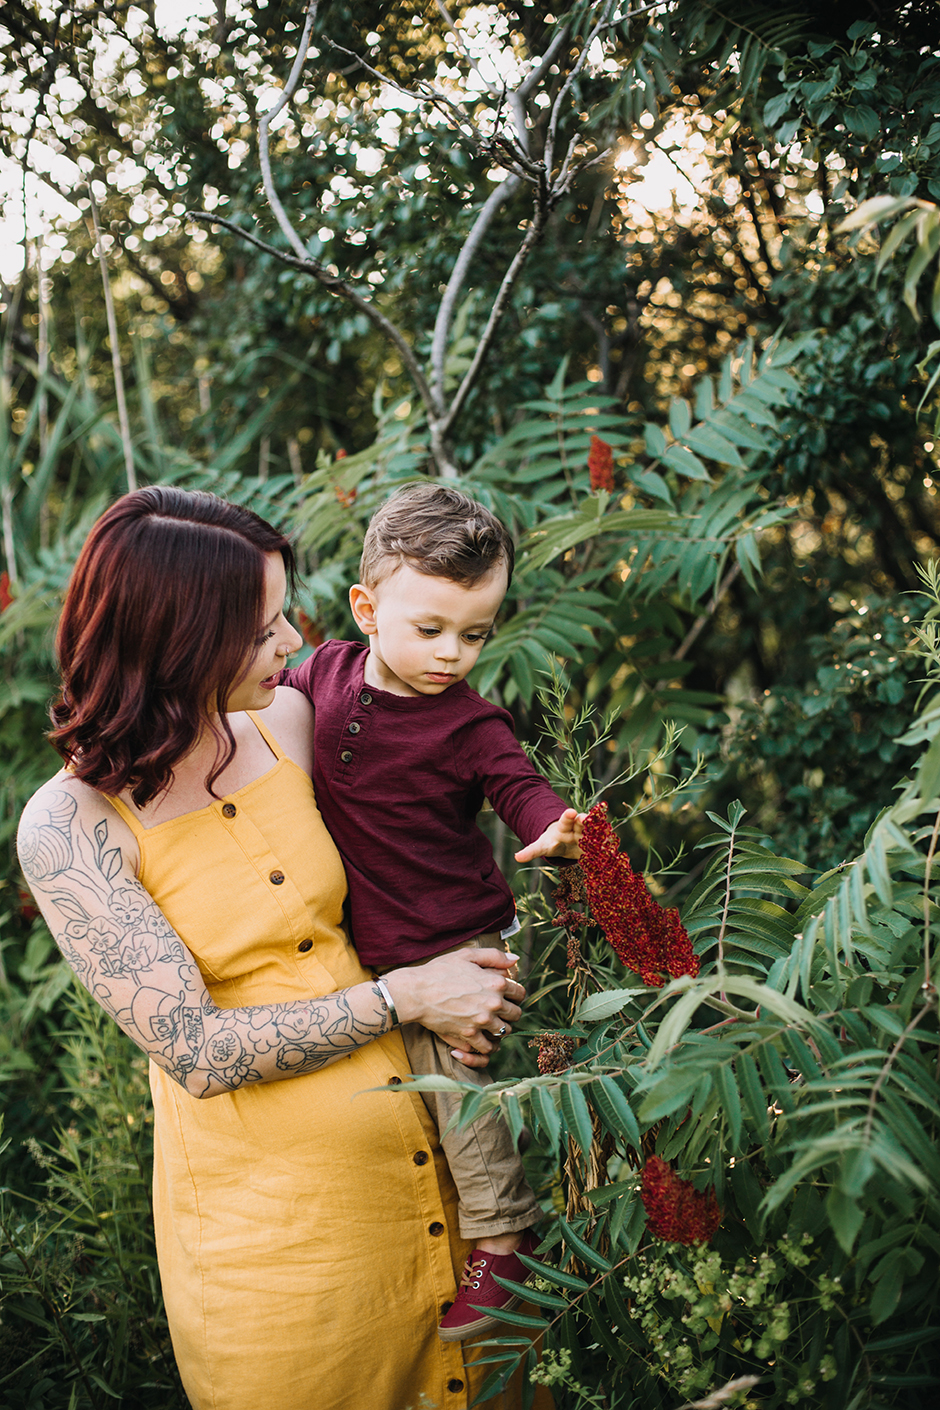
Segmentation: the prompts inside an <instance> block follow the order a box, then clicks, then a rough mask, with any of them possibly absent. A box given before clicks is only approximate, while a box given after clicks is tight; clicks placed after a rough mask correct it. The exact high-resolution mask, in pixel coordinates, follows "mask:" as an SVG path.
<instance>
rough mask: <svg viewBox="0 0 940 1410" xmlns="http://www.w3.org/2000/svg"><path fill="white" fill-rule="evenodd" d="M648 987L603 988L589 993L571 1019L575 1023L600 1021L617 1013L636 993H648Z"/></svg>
mask: <svg viewBox="0 0 940 1410" xmlns="http://www.w3.org/2000/svg"><path fill="white" fill-rule="evenodd" d="M649 992H650V991H649V989H646V988H642V989H604V990H602V991H601V993H599V994H589V995H588V997H587V998H586V999H584V1000H583V1001H582V1002H581V1004H580V1005H579V1006H578V1008H577V1010H576V1012H575V1014H574V1015H573V1021H574V1022H575V1023H602V1022H603V1020H604V1019H605V1018H612V1017H613V1015H614V1014H615V1013H619V1012H620V1010H621V1009H622V1008H624V1007H625V1005H626V1004H628V1003H629V1002H630V1000H631V999H634V998H636V996H637V995H638V994H648V993H649Z"/></svg>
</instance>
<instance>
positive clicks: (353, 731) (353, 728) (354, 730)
mask: <svg viewBox="0 0 940 1410" xmlns="http://www.w3.org/2000/svg"><path fill="white" fill-rule="evenodd" d="M347 728H348V730H349V733H350V734H358V733H359V731H360V730H361V729H362V725H357V724H356V721H355V720H353V722H352V724H351V725H348V726H347Z"/></svg>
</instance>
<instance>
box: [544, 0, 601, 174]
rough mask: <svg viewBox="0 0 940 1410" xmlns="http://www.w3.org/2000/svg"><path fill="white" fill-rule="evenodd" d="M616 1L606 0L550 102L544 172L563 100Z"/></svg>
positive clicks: (550, 160) (548, 165)
mask: <svg viewBox="0 0 940 1410" xmlns="http://www.w3.org/2000/svg"><path fill="white" fill-rule="evenodd" d="M616 3H617V0H607V3H606V4H605V6H604V10H603V13H602V14H601V17H600V19H599V20H598V21H597V24H596V25H595V26H594V28H593V29H592V30H591V33H590V34H589V35H588V37H587V39H586V40H585V41H584V44H583V46H582V49H581V53H580V54H579V55H578V59H577V63H576V64H575V66H574V68H573V69H572V70H571V72H570V73H569V75H568V77H567V78H566V79H565V81H564V83H563V84H562V86H561V90H560V92H559V94H558V97H557V98H556V99H555V101H554V103H553V104H552V115H551V117H550V118H549V121H548V132H547V134H546V137H545V170H546V172H550V171H551V169H552V163H553V161H554V156H555V137H556V134H557V132H558V122H559V119H560V118H561V105H562V103H563V102H564V100H565V98H566V97H567V96H568V93H569V92H570V90H571V87H572V85H573V84H574V81H575V79H576V78H577V76H578V74H579V73H580V72H581V70H582V69H583V68H584V65H585V64H586V63H587V56H588V51H589V50H590V48H591V45H592V44H593V43H594V40H595V39H597V37H598V36H599V35H600V34H601V32H602V31H603V30H605V29H607V28H608V27H609V24H610V12H611V10H612V9H613V8H614V5H615V4H616Z"/></svg>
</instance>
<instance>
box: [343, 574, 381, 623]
mask: <svg viewBox="0 0 940 1410" xmlns="http://www.w3.org/2000/svg"><path fill="white" fill-rule="evenodd" d="M349 607H350V610H351V612H352V614H353V617H354V619H355V622H356V626H357V627H358V628H359V630H360V631H361V632H363V633H364V634H365V635H366V636H375V633H376V632H377V631H378V626H377V625H376V621H375V597H374V595H373V594H372V593H371V592H370V591H369V589H368V588H367V587H363V585H362V583H353V585H352V587H351V588H350V589H349Z"/></svg>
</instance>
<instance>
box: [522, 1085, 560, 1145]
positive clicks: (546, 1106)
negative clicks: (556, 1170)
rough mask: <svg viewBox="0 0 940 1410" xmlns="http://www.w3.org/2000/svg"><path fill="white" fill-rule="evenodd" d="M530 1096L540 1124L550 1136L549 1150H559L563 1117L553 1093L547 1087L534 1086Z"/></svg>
mask: <svg viewBox="0 0 940 1410" xmlns="http://www.w3.org/2000/svg"><path fill="white" fill-rule="evenodd" d="M529 1097H530V1100H531V1102H532V1105H533V1107H534V1108H535V1112H536V1115H537V1116H538V1119H539V1125H540V1126H541V1128H542V1130H543V1131H544V1132H545V1134H546V1136H547V1137H548V1144H549V1150H550V1151H555V1150H557V1148H558V1141H559V1137H560V1136H561V1117H560V1116H559V1114H558V1108H557V1107H556V1106H555V1099H554V1095H553V1093H552V1092H551V1091H550V1090H549V1089H548V1088H547V1087H539V1086H534V1087H532V1089H531V1091H530V1093H529Z"/></svg>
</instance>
